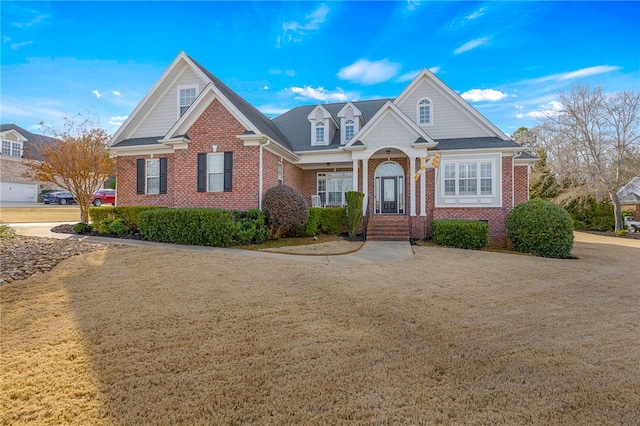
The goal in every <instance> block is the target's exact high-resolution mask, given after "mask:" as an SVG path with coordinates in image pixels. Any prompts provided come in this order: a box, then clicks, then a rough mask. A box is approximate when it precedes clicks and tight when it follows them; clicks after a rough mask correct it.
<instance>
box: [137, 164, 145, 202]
mask: <svg viewBox="0 0 640 426" xmlns="http://www.w3.org/2000/svg"><path fill="white" fill-rule="evenodd" d="M136 167H137V170H136V192H137V193H138V194H144V186H145V185H144V167H145V161H144V158H138V159H137V160H136Z"/></svg>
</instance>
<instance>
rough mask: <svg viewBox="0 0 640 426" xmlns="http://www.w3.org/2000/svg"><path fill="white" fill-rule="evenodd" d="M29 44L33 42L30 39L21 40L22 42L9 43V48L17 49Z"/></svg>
mask: <svg viewBox="0 0 640 426" xmlns="http://www.w3.org/2000/svg"><path fill="white" fill-rule="evenodd" d="M30 44H33V42H32V41H23V42H20V43H11V46H10V48H11V50H18V49H20V48H21V47H25V46H28V45H30Z"/></svg>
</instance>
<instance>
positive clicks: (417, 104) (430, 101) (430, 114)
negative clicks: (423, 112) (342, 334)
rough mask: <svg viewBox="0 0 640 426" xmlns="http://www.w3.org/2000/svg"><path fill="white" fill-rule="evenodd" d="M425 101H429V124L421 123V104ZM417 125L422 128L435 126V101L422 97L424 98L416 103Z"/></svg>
mask: <svg viewBox="0 0 640 426" xmlns="http://www.w3.org/2000/svg"><path fill="white" fill-rule="evenodd" d="M424 100H427V101H429V122H428V123H421V122H420V102H422V101H424ZM416 123H418V126H420V127H429V126H433V101H432V100H431V98H428V97H422V98H420V99H418V102H417V103H416Z"/></svg>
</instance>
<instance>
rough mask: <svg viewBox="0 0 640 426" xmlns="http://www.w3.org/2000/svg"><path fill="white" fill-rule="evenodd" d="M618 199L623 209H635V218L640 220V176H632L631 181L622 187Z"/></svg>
mask: <svg viewBox="0 0 640 426" xmlns="http://www.w3.org/2000/svg"><path fill="white" fill-rule="evenodd" d="M618 199H619V200H620V205H622V206H623V209H629V210H633V211H634V214H635V219H636V220H640V176H636V177H634V178H631V180H630V181H629V183H627V184H626V185H625V186H623V187H622V188H620V190H619V191H618Z"/></svg>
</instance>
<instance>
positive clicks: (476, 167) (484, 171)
mask: <svg viewBox="0 0 640 426" xmlns="http://www.w3.org/2000/svg"><path fill="white" fill-rule="evenodd" d="M478 171H479V173H478ZM444 195H445V196H465V195H471V196H477V195H493V162H491V161H464V162H447V163H445V164H444Z"/></svg>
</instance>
